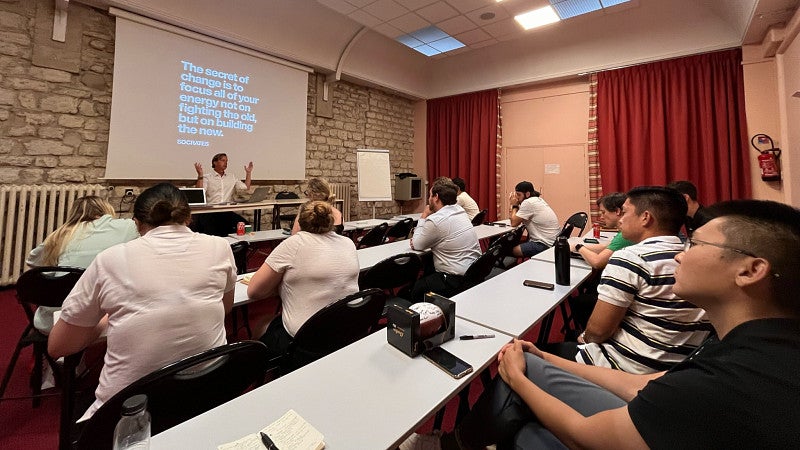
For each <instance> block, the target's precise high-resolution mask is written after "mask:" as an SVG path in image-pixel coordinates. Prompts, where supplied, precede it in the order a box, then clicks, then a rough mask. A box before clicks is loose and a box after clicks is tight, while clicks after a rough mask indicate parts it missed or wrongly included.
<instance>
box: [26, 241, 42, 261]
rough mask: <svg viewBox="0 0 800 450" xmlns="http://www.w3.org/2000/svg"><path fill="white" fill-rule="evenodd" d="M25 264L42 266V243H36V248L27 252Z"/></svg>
mask: <svg viewBox="0 0 800 450" xmlns="http://www.w3.org/2000/svg"><path fill="white" fill-rule="evenodd" d="M25 264H27V265H28V266H30V267H42V266H43V265H44V243H41V244H39V245H37V246H36V248H34V249H33V250H31V252H30V253H28V257H27V258H25Z"/></svg>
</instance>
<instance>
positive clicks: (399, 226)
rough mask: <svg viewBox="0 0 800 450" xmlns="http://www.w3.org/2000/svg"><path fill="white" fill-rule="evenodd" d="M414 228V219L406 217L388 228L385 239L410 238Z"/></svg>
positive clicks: (400, 239) (398, 239) (399, 239)
mask: <svg viewBox="0 0 800 450" xmlns="http://www.w3.org/2000/svg"><path fill="white" fill-rule="evenodd" d="M412 228H414V219H412V218H410V217H406V218H405V219H403V220H401V221H399V222H397V223H396V224H394V225H392V226H391V227H390V228H389V229H388V230H386V239H385V240H391V241H402V240H403V239H408V235H409V234H410V233H411V229H412Z"/></svg>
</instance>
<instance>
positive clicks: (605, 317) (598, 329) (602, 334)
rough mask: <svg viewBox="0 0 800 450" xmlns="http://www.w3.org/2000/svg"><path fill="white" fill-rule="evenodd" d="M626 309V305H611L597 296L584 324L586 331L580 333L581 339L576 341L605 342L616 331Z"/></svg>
mask: <svg viewBox="0 0 800 450" xmlns="http://www.w3.org/2000/svg"><path fill="white" fill-rule="evenodd" d="M627 311H628V308H626V307H622V306H616V305H612V304H611V303H608V302H604V301H603V299H602V298H598V299H597V304H595V305H594V310H593V311H592V315H591V316H589V322H588V323H587V324H586V331H584V333H583V335H582V336H583V339H581V338H578V342H581V343H589V342H594V343H597V344H599V343H601V342H605V341H606V340H608V338H610V337H611V336H613V335H614V333H616V331H617V329H618V328H619V324H620V323H621V322H622V319H623V318H625V313H626V312H627Z"/></svg>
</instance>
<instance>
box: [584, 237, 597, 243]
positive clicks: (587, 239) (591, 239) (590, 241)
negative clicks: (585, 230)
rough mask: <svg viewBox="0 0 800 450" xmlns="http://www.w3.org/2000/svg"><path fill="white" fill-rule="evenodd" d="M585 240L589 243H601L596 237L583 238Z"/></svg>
mask: <svg viewBox="0 0 800 450" xmlns="http://www.w3.org/2000/svg"><path fill="white" fill-rule="evenodd" d="M583 242H586V243H587V244H599V243H600V241H598V240H597V239H595V238H583Z"/></svg>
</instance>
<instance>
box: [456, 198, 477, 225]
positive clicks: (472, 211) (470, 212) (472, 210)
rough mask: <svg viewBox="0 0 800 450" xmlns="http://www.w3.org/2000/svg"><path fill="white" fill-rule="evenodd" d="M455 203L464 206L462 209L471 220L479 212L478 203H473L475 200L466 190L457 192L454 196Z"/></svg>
mask: <svg viewBox="0 0 800 450" xmlns="http://www.w3.org/2000/svg"><path fill="white" fill-rule="evenodd" d="M456 205H458V206H460V207H462V208H464V211H466V212H467V216H468V217H469V220H472V219H473V218H474V217H475V216H477V215H478V213H479V212H481V210H480V208H479V207H478V204H477V203H475V200H473V199H472V197H470V196H469V194H467V193H466V192H462V193H460V194H458V197H456Z"/></svg>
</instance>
